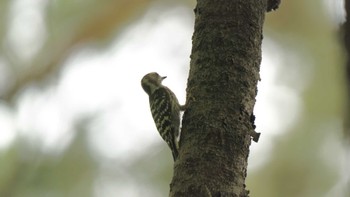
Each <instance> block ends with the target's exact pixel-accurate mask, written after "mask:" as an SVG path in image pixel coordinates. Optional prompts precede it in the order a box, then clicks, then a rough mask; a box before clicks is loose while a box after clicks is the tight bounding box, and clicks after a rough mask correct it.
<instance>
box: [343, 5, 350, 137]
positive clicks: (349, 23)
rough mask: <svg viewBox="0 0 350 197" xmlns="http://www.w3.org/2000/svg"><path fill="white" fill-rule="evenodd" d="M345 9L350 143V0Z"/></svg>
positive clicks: (346, 116)
mask: <svg viewBox="0 0 350 197" xmlns="http://www.w3.org/2000/svg"><path fill="white" fill-rule="evenodd" d="M345 11H346V21H345V24H344V25H343V31H344V46H345V49H346V55H347V62H346V66H345V70H346V72H345V73H346V82H347V83H346V86H347V90H348V92H347V93H348V94H347V96H348V98H347V106H348V107H347V108H346V109H348V110H347V111H346V114H345V120H344V122H345V128H344V134H345V136H346V139H347V140H348V143H350V108H349V106H350V0H346V1H345Z"/></svg>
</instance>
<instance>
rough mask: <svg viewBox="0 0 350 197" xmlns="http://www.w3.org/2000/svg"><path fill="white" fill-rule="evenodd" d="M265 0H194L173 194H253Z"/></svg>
mask: <svg viewBox="0 0 350 197" xmlns="http://www.w3.org/2000/svg"><path fill="white" fill-rule="evenodd" d="M265 11H266V1H257V0H229V1H228V0H216V1H212V0H197V6H196V8H195V9H194V12H195V16H196V19H195V29H194V34H193V38H192V39H193V47H192V54H191V63H190V73H189V78H188V84H187V85H188V86H187V110H186V111H185V114H184V117H183V128H182V135H181V141H180V146H181V147H180V152H179V154H180V158H179V159H178V160H177V161H176V163H175V164H174V176H173V179H172V183H171V187H170V196H192V197H193V196H201V197H203V196H248V193H249V192H248V191H247V190H246V188H245V178H246V175H247V159H248V154H249V146H250V143H251V137H250V135H249V133H251V132H253V131H254V128H253V127H254V126H253V124H252V118H251V117H253V108H254V104H255V96H256V94H257V82H258V80H259V67H260V62H261V42H262V27H263V22H264V15H265Z"/></svg>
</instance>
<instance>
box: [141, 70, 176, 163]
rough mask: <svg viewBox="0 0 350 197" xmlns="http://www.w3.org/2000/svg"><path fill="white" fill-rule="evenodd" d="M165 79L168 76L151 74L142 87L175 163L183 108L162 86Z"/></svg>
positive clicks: (144, 78) (166, 88) (145, 78)
mask: <svg viewBox="0 0 350 197" xmlns="http://www.w3.org/2000/svg"><path fill="white" fill-rule="evenodd" d="M165 78H166V76H164V77H162V76H160V75H159V74H158V73H156V72H151V73H148V74H146V75H145V76H144V77H143V78H142V80H141V86H142V88H143V90H144V91H145V92H146V93H147V94H148V96H149V104H150V107H151V113H152V116H153V120H154V122H155V124H156V127H157V129H158V132H159V134H160V136H161V137H162V138H163V140H164V141H165V142H166V143H167V144H168V146H169V148H170V149H171V152H172V155H173V158H174V161H175V160H176V159H177V158H178V155H179V152H178V150H179V143H178V137H179V134H180V110H182V108H183V106H181V105H180V104H179V101H178V100H177V98H176V96H175V94H174V93H173V92H172V91H171V90H170V89H169V88H168V87H166V86H164V85H162V81H163V80H164V79H165Z"/></svg>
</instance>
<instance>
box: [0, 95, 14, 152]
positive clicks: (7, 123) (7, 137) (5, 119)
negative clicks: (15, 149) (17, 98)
mask: <svg viewBox="0 0 350 197" xmlns="http://www.w3.org/2000/svg"><path fill="white" fill-rule="evenodd" d="M0 123H1V124H0V150H1V149H4V148H6V147H8V146H9V145H10V144H11V143H12V142H13V140H14V139H15V138H16V136H17V133H16V130H15V125H16V124H15V117H14V113H13V111H12V110H11V109H10V108H9V107H7V106H6V105H5V103H2V102H0Z"/></svg>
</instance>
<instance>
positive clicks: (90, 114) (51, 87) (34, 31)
mask: <svg viewBox="0 0 350 197" xmlns="http://www.w3.org/2000/svg"><path fill="white" fill-rule="evenodd" d="M195 3H196V2H195V1H194V0H190V1H189V0H180V1H179V0H177V1H173V0H162V1H160V0H158V1H154V0H84V1H83V0H1V1H0V42H1V48H0V196H1V197H38V196H40V197H41V196H45V197H61V196H65V197H67V196H68V197H70V196H74V197H76V196H84V197H85V196H93V197H110V196H127V197H138V196H143V197H144V196H147V197H148V196H149V197H162V196H167V195H168V191H169V183H170V181H171V177H172V171H173V169H172V167H173V161H172V157H171V153H170V151H169V150H168V148H167V145H166V144H165V143H164V142H163V141H162V140H161V138H160V136H159V134H158V132H157V131H156V128H155V125H154V123H153V120H152V117H151V114H150V110H149V105H148V97H147V95H146V93H144V92H143V90H142V88H141V86H140V80H141V78H142V77H143V75H145V74H146V73H148V72H153V71H157V72H158V73H159V74H161V75H166V76H168V78H167V79H166V80H165V81H164V83H165V85H167V86H169V87H170V88H171V89H173V90H174V92H175V93H176V94H177V96H178V98H179V100H180V102H181V103H184V102H185V89H186V82H187V76H188V71H189V62H190V58H189V55H190V52H191V44H192V43H191V42H192V41H191V36H192V33H193V25H194V14H193V11H192V10H193V8H194V6H195ZM343 4H344V2H343V1H342V0H321V1H320V0H310V1H303V0H294V1H282V4H281V6H280V9H278V10H277V11H276V12H271V13H268V14H267V16H266V22H265V27H264V40H263V62H262V65H261V81H260V82H259V90H258V96H257V103H256V107H255V115H256V118H257V119H256V124H257V129H256V130H257V131H258V132H261V133H262V136H261V138H260V141H259V143H252V146H251V152H250V157H249V170H248V178H247V188H248V189H249V190H251V196H258V197H281V196H284V197H296V196H298V197H313V196H318V197H320V196H322V197H323V196H324V197H346V196H350V191H349V188H350V181H349V180H350V172H349V170H348V165H350V153H349V146H348V144H347V143H346V140H345V139H344V128H343V125H344V114H345V111H346V108H345V106H346V95H347V94H346V87H345V78H344V73H345V72H344V64H345V55H344V54H345V53H344V51H343V47H342V44H343V43H342V38H341V37H340V34H339V28H340V25H341V24H342V23H343V22H344V19H345V13H344V5H343Z"/></svg>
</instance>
